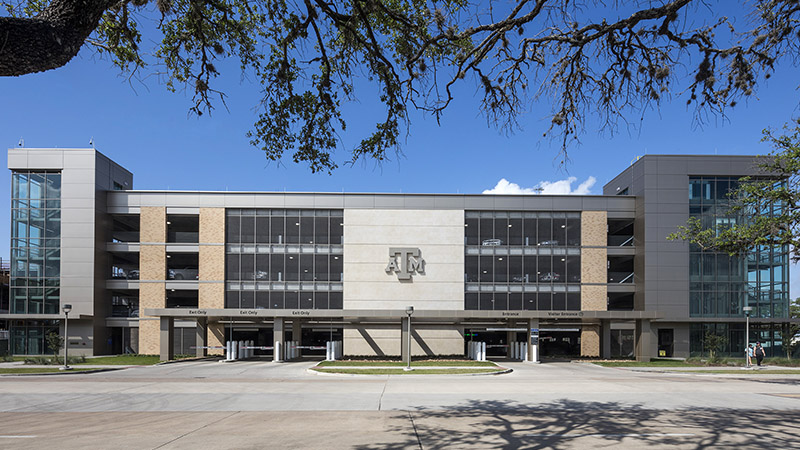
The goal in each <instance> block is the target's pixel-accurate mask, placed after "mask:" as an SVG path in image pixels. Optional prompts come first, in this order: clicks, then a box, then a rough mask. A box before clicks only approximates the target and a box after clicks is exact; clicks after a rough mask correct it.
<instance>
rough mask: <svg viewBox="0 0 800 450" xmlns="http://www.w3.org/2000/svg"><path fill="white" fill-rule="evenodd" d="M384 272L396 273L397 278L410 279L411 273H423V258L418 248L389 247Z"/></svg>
mask: <svg viewBox="0 0 800 450" xmlns="http://www.w3.org/2000/svg"><path fill="white" fill-rule="evenodd" d="M386 273H396V274H397V279H398V280H410V279H411V275H413V274H424V273H425V260H424V259H422V256H421V252H420V250H419V249H418V248H412V247H391V248H390V249H389V264H388V265H387V266H386Z"/></svg>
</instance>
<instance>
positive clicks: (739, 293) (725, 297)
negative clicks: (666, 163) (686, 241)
mask: <svg viewBox="0 0 800 450" xmlns="http://www.w3.org/2000/svg"><path fill="white" fill-rule="evenodd" d="M738 183H739V181H738V177H691V178H690V179H689V215H690V216H692V217H698V218H699V219H700V220H701V222H702V224H703V226H704V227H705V228H710V229H715V230H722V229H724V228H727V227H730V226H731V225H734V224H736V223H737V221H738V220H742V218H740V217H734V216H731V215H729V214H728V212H727V209H728V206H729V203H730V198H729V196H728V193H729V192H730V191H732V190H735V189H736V188H737V187H738ZM778 207H779V206H774V205H770V206H767V207H764V208H762V210H760V211H752V212H749V213H748V214H749V215H765V214H772V213H774V212H775V208H778ZM689 296H690V297H689V298H690V311H689V312H690V316H692V317H742V316H743V315H744V312H743V310H742V307H743V306H744V305H745V304H747V305H749V306H752V307H753V308H754V309H753V312H752V316H753V317H762V318H769V317H776V318H785V317H788V314H789V312H788V309H789V294H788V255H787V249H786V248H770V247H759V248H756V249H755V250H753V251H751V252H750V253H748V255H747V256H746V257H739V256H734V257H731V256H729V255H728V254H726V253H718V252H709V251H702V250H701V249H700V248H699V247H697V246H695V245H691V246H690V255H689Z"/></svg>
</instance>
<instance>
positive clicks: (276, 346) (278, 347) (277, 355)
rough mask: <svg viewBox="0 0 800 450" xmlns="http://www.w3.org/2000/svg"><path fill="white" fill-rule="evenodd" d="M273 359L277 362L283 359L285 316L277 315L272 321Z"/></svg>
mask: <svg viewBox="0 0 800 450" xmlns="http://www.w3.org/2000/svg"><path fill="white" fill-rule="evenodd" d="M272 324H273V325H272V342H273V344H272V360H273V361H275V362H281V361H283V358H282V356H281V351H282V350H283V349H284V346H283V318H281V317H276V318H275V320H273V321H272Z"/></svg>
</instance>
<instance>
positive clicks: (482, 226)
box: [464, 211, 581, 311]
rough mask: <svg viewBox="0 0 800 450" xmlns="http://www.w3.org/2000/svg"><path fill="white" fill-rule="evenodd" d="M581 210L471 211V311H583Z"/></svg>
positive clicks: (467, 265) (467, 273)
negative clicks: (581, 298)
mask: <svg viewBox="0 0 800 450" xmlns="http://www.w3.org/2000/svg"><path fill="white" fill-rule="evenodd" d="M580 227H581V222H580V213H578V212H568V213H567V212H522V211H511V212H504V211H467V212H466V213H465V223H464V243H465V252H466V255H465V258H464V269H465V270H464V281H465V289H466V292H465V297H464V298H465V305H464V307H465V309H467V310H517V311H519V310H562V311H563V310H570V311H577V310H580V281H581V260H580V258H581V251H580V242H581V228H580Z"/></svg>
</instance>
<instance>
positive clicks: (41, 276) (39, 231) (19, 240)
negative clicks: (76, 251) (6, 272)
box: [10, 172, 61, 314]
mask: <svg viewBox="0 0 800 450" xmlns="http://www.w3.org/2000/svg"><path fill="white" fill-rule="evenodd" d="M60 237H61V174H60V173H56V172H13V173H12V175H11V305H10V306H11V313H12V314H58V313H59V276H60V274H61V239H60Z"/></svg>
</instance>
